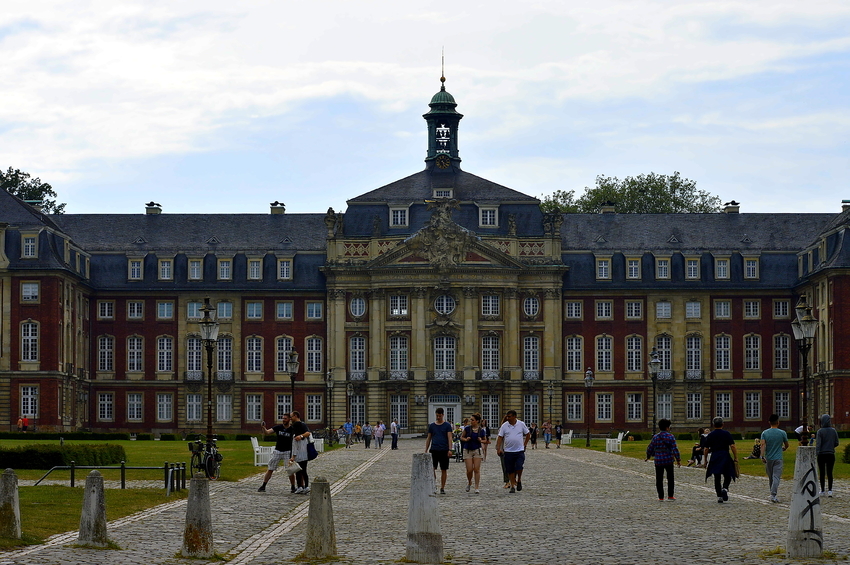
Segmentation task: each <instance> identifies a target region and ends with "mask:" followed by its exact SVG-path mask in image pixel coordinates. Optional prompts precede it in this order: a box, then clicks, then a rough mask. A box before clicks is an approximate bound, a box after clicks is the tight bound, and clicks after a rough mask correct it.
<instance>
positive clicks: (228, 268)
mask: <svg viewBox="0 0 850 565" xmlns="http://www.w3.org/2000/svg"><path fill="white" fill-rule="evenodd" d="M218 280H220V281H229V280H233V260H232V259H219V260H218Z"/></svg>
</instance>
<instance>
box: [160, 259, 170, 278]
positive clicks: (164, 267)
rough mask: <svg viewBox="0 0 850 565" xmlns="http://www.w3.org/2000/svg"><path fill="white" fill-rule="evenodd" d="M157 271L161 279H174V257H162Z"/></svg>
mask: <svg viewBox="0 0 850 565" xmlns="http://www.w3.org/2000/svg"><path fill="white" fill-rule="evenodd" d="M157 273H158V274H159V275H158V277H157V278H158V279H159V280H161V281H171V280H174V259H160V260H159V270H158V271H157Z"/></svg>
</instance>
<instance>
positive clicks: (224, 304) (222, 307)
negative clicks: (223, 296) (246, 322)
mask: <svg viewBox="0 0 850 565" xmlns="http://www.w3.org/2000/svg"><path fill="white" fill-rule="evenodd" d="M215 312H216V314H215V316H216V320H231V319H233V302H230V301H228V300H222V301H220V302H218V303H217V304H216V305H215Z"/></svg>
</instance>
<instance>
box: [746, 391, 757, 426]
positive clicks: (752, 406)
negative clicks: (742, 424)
mask: <svg viewBox="0 0 850 565" xmlns="http://www.w3.org/2000/svg"><path fill="white" fill-rule="evenodd" d="M744 419H745V420H761V392H760V391H744Z"/></svg>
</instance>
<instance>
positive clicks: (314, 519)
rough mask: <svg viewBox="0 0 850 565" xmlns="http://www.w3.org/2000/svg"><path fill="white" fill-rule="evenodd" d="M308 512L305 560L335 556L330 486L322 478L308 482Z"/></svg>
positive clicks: (334, 532) (334, 531)
mask: <svg viewBox="0 0 850 565" xmlns="http://www.w3.org/2000/svg"><path fill="white" fill-rule="evenodd" d="M310 486H311V488H310V512H309V514H308V515H307V545H306V547H305V548H304V556H305V557H306V558H307V559H324V558H326V557H333V556H334V555H336V530H335V529H334V511H333V505H332V504H331V484H330V483H329V482H328V480H327V479H326V478H324V477H316V478H315V479H313V480H312V481H310Z"/></svg>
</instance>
